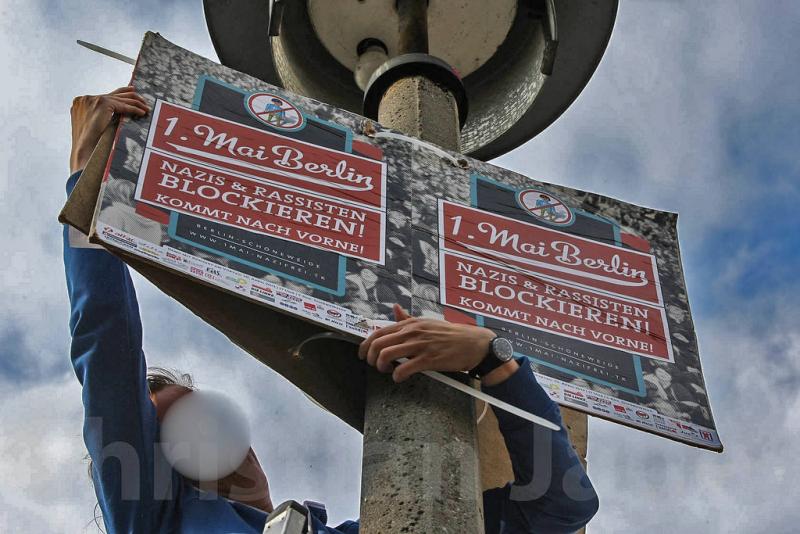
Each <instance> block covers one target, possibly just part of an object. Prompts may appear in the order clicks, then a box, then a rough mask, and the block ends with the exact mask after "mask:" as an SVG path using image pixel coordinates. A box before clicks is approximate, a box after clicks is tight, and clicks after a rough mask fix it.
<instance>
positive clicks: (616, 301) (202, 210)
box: [91, 33, 721, 450]
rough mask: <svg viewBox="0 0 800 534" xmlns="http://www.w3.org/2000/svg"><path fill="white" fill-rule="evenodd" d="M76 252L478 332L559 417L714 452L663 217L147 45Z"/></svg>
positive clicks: (349, 316)
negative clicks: (519, 368) (95, 245)
mask: <svg viewBox="0 0 800 534" xmlns="http://www.w3.org/2000/svg"><path fill="white" fill-rule="evenodd" d="M133 83H134V85H135V86H136V89H137V91H138V92H139V93H141V94H142V95H143V96H144V97H145V98H146V99H147V100H148V102H150V104H151V106H152V113H150V114H149V115H148V116H147V117H144V118H141V119H125V120H123V121H122V122H121V124H120V127H119V128H118V130H117V134H116V139H115V142H114V147H113V149H112V153H111V157H110V159H109V161H108V165H107V168H106V171H105V178H104V182H103V185H102V188H101V192H100V197H99V199H98V210H97V213H96V216H95V219H94V222H93V228H92V235H91V238H92V240H94V241H96V242H100V243H102V244H103V245H104V246H106V247H109V248H110V249H112V250H118V251H122V252H124V253H126V254H132V255H135V256H137V257H139V258H141V259H143V260H146V261H148V262H150V263H152V264H154V265H159V266H161V267H163V268H166V269H169V270H171V271H173V272H176V273H180V274H182V275H183V276H186V277H189V278H192V279H195V280H197V281H199V282H202V283H203V284H206V285H210V286H213V287H215V288H218V289H220V290H224V291H226V292H229V293H234V294H236V295H238V296H240V297H241V298H243V299H247V300H249V301H252V302H256V303H259V304H261V305H264V306H268V307H270V308H272V309H276V310H279V311H281V312H283V313H286V314H291V315H293V316H295V317H300V318H303V319H306V320H308V321H312V322H314V323H316V324H319V325H321V326H324V327H325V328H328V329H331V330H335V331H339V332H343V333H347V334H351V335H355V336H362V337H363V336H364V335H366V334H367V332H368V330H369V321H370V320H382V319H390V318H391V306H392V305H393V304H394V303H399V304H400V305H402V306H404V307H405V308H407V309H410V310H411V312H412V313H413V314H415V315H420V316H429V317H438V318H446V319H448V320H451V321H457V322H465V323H472V324H477V325H481V326H485V327H487V328H491V329H493V330H495V331H496V332H498V334H500V335H503V336H505V337H507V338H509V339H510V340H511V341H512V343H513V344H514V346H515V351H516V353H517V356H519V357H523V358H526V361H527V362H529V364H530V365H532V366H533V369H534V371H535V372H536V375H537V379H538V380H539V381H540V383H541V384H542V386H543V387H544V388H545V390H546V391H547V392H548V394H549V395H550V396H551V397H552V398H553V399H554V400H555V401H557V402H558V403H560V404H562V405H565V406H569V407H572V408H575V409H577V410H580V411H584V412H586V413H590V414H592V415H595V416H599V417H602V418H605V419H608V420H611V421H615V422H618V423H621V424H624V425H627V426H632V427H636V428H639V429H642V430H645V431H648V432H651V433H654V434H659V435H663V436H666V437H669V438H671V439H675V440H679V441H683V442H685V443H689V444H693V445H697V446H700V447H705V448H709V449H714V450H720V449H721V443H720V441H719V437H718V435H717V433H716V430H715V426H714V422H713V418H712V415H711V411H710V405H709V401H708V396H707V395H706V393H705V383H704V379H703V376H702V369H701V365H700V358H699V354H698V350H697V340H696V336H695V333H694V328H693V324H692V320H691V314H690V311H689V304H688V298H687V295H686V289H685V284H684V281H683V272H682V268H681V260H680V253H679V249H678V241H677V229H676V222H677V221H676V219H677V217H676V215H674V214H670V213H664V212H659V211H656V210H652V209H647V208H642V207H638V206H634V205H631V204H628V203H625V202H622V201H619V200H615V199H611V198H607V197H603V196H601V195H597V194H593V193H588V192H584V191H578V190H574V189H570V188H567V187H563V186H558V185H555V184H551V183H546V182H542V181H538V180H533V179H531V178H528V177H525V176H522V175H520V174H517V173H514V172H512V171H509V170H506V169H502V168H500V167H497V166H494V165H491V164H488V163H484V162H481V161H477V160H474V159H471V158H467V157H465V156H462V155H459V154H455V153H450V152H447V151H444V150H442V149H440V148H438V147H435V146H433V145H429V144H426V143H423V142H420V141H417V140H414V139H411V138H408V137H405V136H403V135H400V134H397V133H396V132H391V131H389V130H386V129H384V128H382V127H381V126H380V125H378V124H376V123H374V122H373V121H371V120H368V119H365V118H363V117H360V116H358V115H355V114H352V113H350V112H346V111H343V110H340V109H337V108H335V107H333V106H330V105H327V104H324V103H321V102H318V101H315V100H312V99H309V98H305V97H302V96H299V95H296V94H293V93H291V92H289V91H287V90H285V89H282V88H278V87H274V86H270V85H269V84H266V83H265V82H263V81H260V80H257V79H255V78H252V77H250V76H247V75H244V74H242V73H238V72H236V71H234V70H231V69H229V68H226V67H223V66H221V65H218V64H216V63H214V62H212V61H209V60H207V59H205V58H202V57H200V56H197V55H195V54H193V53H191V52H189V51H186V50H183V49H181V48H179V47H177V46H175V45H173V44H171V43H169V42H168V41H166V40H165V39H163V38H162V37H160V36H158V35H156V34H152V33H148V34H147V35H146V37H145V40H144V43H143V46H142V49H141V52H140V54H139V57H138V60H137V64H136V67H135V70H134V80H133Z"/></svg>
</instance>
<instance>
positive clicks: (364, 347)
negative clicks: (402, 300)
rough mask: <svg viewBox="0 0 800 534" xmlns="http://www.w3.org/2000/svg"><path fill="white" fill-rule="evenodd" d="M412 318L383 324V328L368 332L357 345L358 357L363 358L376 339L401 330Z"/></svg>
mask: <svg viewBox="0 0 800 534" xmlns="http://www.w3.org/2000/svg"><path fill="white" fill-rule="evenodd" d="M412 320H413V319H406V320H405V321H400V322H398V323H395V324H393V325H389V326H384V327H383V328H379V329H378V330H375V331H374V332H373V333H372V334H370V336H369V337H368V338H367V339H365V340H364V341H362V342H361V345H359V347H358V357H359V358H361V359H362V360H363V359H364V358H365V357H366V356H367V354H368V352H369V348H370V347H371V346H372V344H373V343H374V342H375V341H376V340H377V339H380V338H381V337H383V336H386V335H389V334H392V333H394V332H397V331H399V330H402V329H403V327H405V326H406V325H407V324H409V323H410V322H411V321H412Z"/></svg>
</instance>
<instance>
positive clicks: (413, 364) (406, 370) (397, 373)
mask: <svg viewBox="0 0 800 534" xmlns="http://www.w3.org/2000/svg"><path fill="white" fill-rule="evenodd" d="M430 368H431V362H430V360H429V359H428V358H424V357H417V358H409V359H408V360H407V361H405V362H403V363H401V364H400V365H398V366H397V367H395V368H394V371H393V372H392V380H394V381H395V382H398V383H399V382H405V381H406V380H408V379H409V378H410V377H411V376H412V375H414V374H416V373H419V372H421V371H427V370H428V369H430Z"/></svg>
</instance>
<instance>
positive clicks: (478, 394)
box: [366, 319, 561, 432]
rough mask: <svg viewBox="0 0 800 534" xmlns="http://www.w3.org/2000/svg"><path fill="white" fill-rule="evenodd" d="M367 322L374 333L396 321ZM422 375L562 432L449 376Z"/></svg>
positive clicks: (547, 422)
mask: <svg viewBox="0 0 800 534" xmlns="http://www.w3.org/2000/svg"><path fill="white" fill-rule="evenodd" d="M366 322H367V324H368V325H369V327H370V328H369V330H370V332H372V331H374V330H377V329H378V328H383V327H384V326H389V325H390V324H394V321H383V320H379V319H366ZM397 361H398V362H401V363H402V362H406V361H408V358H398V360H397ZM422 374H424V375H426V376H429V377H430V378H433V379H434V380H436V381H439V382H441V383H442V384H446V385H448V386H450V387H451V388H455V389H457V390H459V391H461V392H462V393H466V394H467V395H470V396H472V397H475V398H476V399H478V400H482V401H484V402H486V403H487V404H491V405H492V406H494V407H495V408H500V409H501V410H505V411H506V412H508V413H512V414H514V415H516V416H518V417H522V418H523V419H525V420H526V421H530V422H531V423H534V424H536V425H540V426H543V427H545V428H549V429H550V430H553V431H555V432H558V431H559V430H561V429H560V428H559V426H558V425H556V424H555V423H553V422H551V421H548V420H547V419H545V418H544V417H539V416H538V415H533V414H532V413H530V412H526V411H525V410H522V409H520V408H517V407H516V406H514V405H512V404H509V403H507V402H504V401H501V400H500V399H496V398H494V397H492V396H491V395H487V394H486V393H484V392H483V391H480V390H477V389H475V388H473V387H470V386H468V385H466V384H462V383H461V382H459V381H458V380H455V379H453V378H450V377H449V376H447V375H443V374H442V373H439V372H437V371H422Z"/></svg>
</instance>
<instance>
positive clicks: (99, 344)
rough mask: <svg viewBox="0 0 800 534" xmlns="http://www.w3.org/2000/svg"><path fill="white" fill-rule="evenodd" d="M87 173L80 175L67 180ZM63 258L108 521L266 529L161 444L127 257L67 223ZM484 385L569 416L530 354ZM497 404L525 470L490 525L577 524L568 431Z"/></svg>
mask: <svg viewBox="0 0 800 534" xmlns="http://www.w3.org/2000/svg"><path fill="white" fill-rule="evenodd" d="M78 176H79V173H76V174H74V175H73V176H71V177H70V179H69V181H68V182H67V192H70V191H71V190H72V187H74V185H75V182H76V181H77V179H78ZM64 267H65V269H66V275H67V289H68V292H69V299H70V304H71V316H70V325H69V326H70V332H71V334H72V345H71V348H70V356H71V360H72V365H73V367H74V369H75V374H76V375H77V377H78V380H79V381H80V383H81V384H82V386H83V405H84V413H85V419H84V431H83V434H84V441H85V442H86V447H87V449H88V451H89V455H90V457H91V458H92V460H93V469H92V478H93V480H94V488H95V492H96V494H97V500H98V502H99V504H100V509H101V510H102V513H103V519H104V521H105V524H106V527H107V530H108V532H109V533H110V534H111V533H128V532H133V533H146V534H149V533H155V532H176V533H177V532H181V533H184V532H185V533H198V532H213V533H234V532H235V533H255V534H260V533H261V532H262V530H263V528H264V523H265V521H266V514H265V513H264V512H262V511H261V510H257V509H255V508H252V507H250V506H247V505H244V504H241V503H238V502H235V501H230V500H227V499H224V498H221V497H218V496H216V495H214V494H211V493H207V492H203V491H200V490H198V489H197V488H195V487H194V486H193V485H192V484H190V483H189V482H188V481H187V480H186V479H184V478H183V477H182V476H181V475H179V474H178V473H177V472H175V471H174V470H173V469H171V467H170V466H169V464H168V463H167V462H166V460H165V459H164V457H163V456H162V454H161V449H160V447H159V446H158V445H157V443H158V441H159V425H158V421H157V419H156V412H155V408H154V406H153V404H152V402H151V401H150V396H149V391H148V387H147V382H146V372H147V366H146V363H145V356H144V352H143V351H142V325H141V322H140V319H139V308H138V304H137V301H136V294H135V292H134V288H133V284H132V282H131V278H130V275H129V273H128V269H127V267H126V266H125V264H124V263H123V262H122V261H120V260H119V259H117V258H116V257H114V256H112V255H111V254H109V253H108V252H106V251H104V250H100V249H90V248H73V247H71V246H70V244H69V238H68V232H67V228H66V227H65V228H64ZM484 390H485V391H486V392H487V393H489V394H491V395H494V396H495V397H497V398H499V399H502V400H505V401H506V402H509V403H512V404H515V405H517V406H519V407H521V408H523V409H526V410H529V411H531V412H533V413H537V414H539V415H541V416H543V417H546V418H548V419H550V420H551V421H553V422H555V423H557V424H560V423H561V416H560V412H559V409H558V406H557V405H556V404H555V403H554V402H553V401H552V400H551V399H550V398H549V397H548V396H547V394H546V393H545V392H544V390H543V389H542V388H541V387H540V386H539V385H538V383H537V382H536V379H535V378H534V375H533V372H532V370H531V368H530V366H529V365H522V366H521V367H520V370H519V371H518V372H517V373H515V374H514V375H513V376H511V377H510V378H509V379H508V380H506V381H505V382H503V383H501V384H499V385H497V386H494V387H485V388H484ZM496 414H497V418H498V420H499V422H500V430H501V431H502V433H503V437H504V438H505V441H506V445H507V446H508V450H509V453H510V455H511V461H512V465H513V470H514V477H515V482H514V483H513V484H511V483H509V484H507V485H506V486H505V487H502V488H496V489H492V490H488V491H486V492H485V493H484V516H485V524H486V532H487V534H512V533H523V532H573V531H575V530H577V529H579V528H580V527H582V526H583V525H584V524H585V523H587V522H588V521H589V519H590V518H591V517H592V516H593V515H594V513H595V512H596V510H597V506H598V501H597V496H596V494H595V492H594V489H593V488H592V486H591V483H590V482H589V479H588V478H587V476H586V473H585V472H584V470H583V468H582V467H581V464H580V462H579V460H578V458H577V456H576V454H575V452H574V451H573V449H572V447H571V446H570V443H569V440H568V437H567V434H566V431H565V430H563V429H562V430H561V431H560V432H550V431H549V430H546V429H542V428H540V427H535V428H534V425H532V424H531V423H528V422H526V421H524V420H522V419H520V418H517V417H515V416H513V415H510V414H507V413H505V412H503V411H500V410H497V412H496ZM535 435H536V436H537V437H536V438H534V436H535ZM534 441H535V442H536V444H537V447H536V448H534ZM548 449H549V451H548ZM540 456H541V458H538V457H540ZM534 465H535V466H536V477H535V479H536V480H534V481H533V482H532V479H533V478H534V477H533V474H534ZM548 469H550V473H549V474H550V476H549V477H547V474H548V473H547V470H548ZM542 481H544V484H542ZM312 517H313V523H314V525H313V526H314V529H315V530H314V534H356V533H357V532H358V522H356V521H347V522H345V523H343V524H341V525H339V526H337V527H328V526H326V525H325V523H326V517H325V513H324V512H322V511H319V510H317V509H315V508H312Z"/></svg>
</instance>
